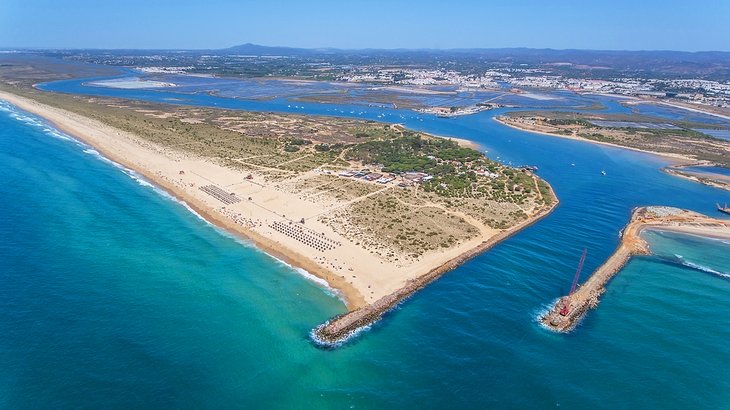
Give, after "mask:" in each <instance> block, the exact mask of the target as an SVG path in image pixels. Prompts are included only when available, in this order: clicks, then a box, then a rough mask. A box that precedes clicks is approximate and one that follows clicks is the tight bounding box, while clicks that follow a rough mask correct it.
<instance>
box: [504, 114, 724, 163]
mask: <svg viewBox="0 0 730 410" xmlns="http://www.w3.org/2000/svg"><path fill="white" fill-rule="evenodd" d="M495 119H496V120H497V121H498V122H500V123H502V124H504V125H507V126H510V127H513V128H517V129H520V130H523V131H529V132H533V133H538V134H543V135H549V136H553V137H561V138H571V139H576V140H581V141H586V142H592V143H597V144H603V145H610V146H615V147H621V148H628V149H632V150H636V151H642V152H648V153H651V154H657V155H661V156H664V157H667V158H670V159H671V160H672V161H673V162H675V163H678V164H681V165H688V164H695V163H698V162H703V163H712V164H714V165H715V166H720V167H725V168H730V141H728V140H724V139H721V138H716V137H713V136H712V135H710V134H708V133H705V132H700V131H697V130H698V129H703V130H706V129H708V128H711V127H712V125H708V124H706V123H693V122H689V121H680V120H667V119H662V118H657V117H653V116H646V115H636V114H632V115H626V114H605V113H587V112H559V111H520V112H510V113H507V114H505V115H501V116H499V117H496V118H495ZM718 129H721V128H720V127H718ZM710 131H712V130H710Z"/></svg>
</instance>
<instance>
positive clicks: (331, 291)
mask: <svg viewBox="0 0 730 410" xmlns="http://www.w3.org/2000/svg"><path fill="white" fill-rule="evenodd" d="M0 111H3V112H7V113H9V114H10V116H11V117H12V118H13V119H16V120H18V121H21V122H23V123H24V124H28V125H30V126H33V127H35V128H38V129H40V130H41V131H43V132H44V133H45V134H46V135H49V136H51V137H54V138H58V139H62V140H65V141H72V142H74V143H75V144H77V145H78V146H79V147H81V149H82V151H83V152H84V153H85V154H88V155H91V156H93V157H94V158H96V159H98V160H101V161H104V162H106V163H108V164H111V165H113V166H114V167H115V168H117V169H119V170H120V171H122V173H124V174H125V175H127V176H128V177H130V178H131V179H132V180H134V181H135V182H137V183H138V184H139V185H141V186H143V187H145V188H149V189H152V190H153V191H155V192H156V193H157V194H159V195H161V196H162V197H164V198H166V199H169V200H171V201H174V202H176V203H178V204H180V205H182V206H183V207H185V209H187V210H188V211H189V212H190V213H192V214H193V215H195V216H196V217H197V218H198V219H200V220H201V221H203V222H205V223H206V224H207V225H209V226H210V227H212V228H214V229H215V230H216V231H217V232H218V233H220V234H221V235H224V236H226V237H228V238H231V239H233V240H235V241H236V242H238V243H239V244H241V245H243V246H246V247H249V248H255V249H258V248H256V247H255V245H253V244H252V243H251V242H248V241H245V240H243V239H241V238H240V237H238V236H237V235H234V234H232V233H230V232H228V231H227V230H225V229H223V228H220V227H219V226H217V225H215V224H214V223H212V222H210V221H209V220H207V219H205V218H204V217H203V216H202V215H201V214H200V213H198V212H197V211H195V209H193V208H192V207H191V206H190V205H189V204H188V203H187V202H185V201H183V200H180V199H178V198H177V197H175V196H174V195H172V194H170V193H169V192H167V191H166V190H164V189H163V188H161V187H159V186H157V185H155V184H154V183H152V182H150V181H149V180H147V179H146V178H145V177H144V176H142V175H141V174H140V173H138V172H137V171H135V170H133V169H130V168H127V167H125V166H124V165H122V164H120V163H118V162H115V161H112V160H111V159H109V158H107V157H105V156H104V155H103V154H101V153H100V152H99V151H97V150H95V149H94V148H93V147H91V146H90V145H88V144H86V143H84V142H82V141H80V140H77V139H76V138H73V137H71V136H69V135H67V134H64V133H63V132H61V131H59V130H58V129H56V128H54V127H53V126H52V125H50V124H48V123H47V122H46V121H44V120H43V119H42V118H40V117H37V116H35V115H33V114H30V113H27V112H25V111H23V110H21V109H20V108H18V107H16V106H15V105H12V104H10V103H8V102H6V101H4V100H0ZM269 256H272V255H269ZM272 257H273V258H274V259H275V260H276V261H278V262H279V263H281V264H283V265H285V266H287V267H288V268H290V269H291V270H292V271H294V272H296V273H297V274H299V275H300V276H302V277H304V278H305V279H307V280H309V281H310V282H313V283H315V284H316V285H317V286H318V287H319V288H321V289H322V290H323V291H324V292H325V293H326V294H328V295H330V296H333V297H336V298H338V299H340V300H341V301H342V302H343V303H346V302H345V298H344V295H343V294H342V293H341V292H340V291H338V290H337V289H335V288H332V287H331V286H330V285H329V284H328V283H327V281H325V280H324V279H321V278H319V277H317V276H315V275H313V274H311V273H309V272H307V271H306V270H304V269H301V268H296V267H294V266H292V265H290V264H288V263H286V262H284V261H283V260H281V259H279V258H276V257H274V256H272Z"/></svg>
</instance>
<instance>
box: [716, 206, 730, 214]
mask: <svg viewBox="0 0 730 410" xmlns="http://www.w3.org/2000/svg"><path fill="white" fill-rule="evenodd" d="M716 205H717V210H718V211H720V212H723V213H726V214H728V215H730V207H728V206H727V204H725V206H720V204H716Z"/></svg>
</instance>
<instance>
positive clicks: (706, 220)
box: [540, 206, 730, 332]
mask: <svg viewBox="0 0 730 410" xmlns="http://www.w3.org/2000/svg"><path fill="white" fill-rule="evenodd" d="M649 229H654V230H663V231H673V232H680V233H687V234H694V235H698V236H704V237H718V238H730V221H728V220H721V219H715V218H711V217H708V216H706V215H702V214H700V213H697V212H693V211H688V210H684V209H678V208H672V207H664V206H648V207H641V208H637V209H635V210H634V212H633V214H632V216H631V220H630V221H629V223H628V225H627V226H626V227H625V228H624V229H623V231H622V233H621V242H620V244H619V246H618V248H617V249H616V251H615V252H614V253H613V255H611V257H610V258H608V260H606V262H605V263H604V264H603V265H601V266H600V267H599V268H598V269H596V271H595V272H593V274H592V275H591V276H590V277H589V278H588V280H586V281H585V282H584V283H583V284H582V285H581V286H580V287H578V288H577V290H575V291H574V292H572V293H571V294H569V295H566V296H564V297H561V298H559V299H558V300H557V301H556V302H555V304H554V305H553V306H552V308H550V309H549V310H548V311H547V312H546V313H545V314H544V315H543V316H542V317H541V318H540V322H541V323H542V324H543V325H544V326H545V327H546V328H548V329H550V330H554V331H556V332H569V331H571V330H573V329H574V328H575V327H576V326H577V325H578V323H580V321H581V319H582V318H583V317H584V316H585V314H586V313H587V312H588V310H590V309H593V308H595V307H596V306H598V302H599V298H600V297H601V295H602V294H603V293H604V292H605V291H606V285H607V284H608V282H609V281H610V280H611V278H613V277H614V276H615V275H616V274H617V273H618V272H619V271H620V270H621V268H623V266H624V265H626V263H627V262H628V261H629V259H630V258H631V257H632V256H635V255H648V254H650V253H651V250H650V249H649V245H648V244H647V243H646V241H645V240H644V239H643V238H642V237H641V233H642V232H643V231H645V230H649Z"/></svg>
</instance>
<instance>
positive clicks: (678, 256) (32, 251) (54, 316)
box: [0, 89, 730, 408]
mask: <svg viewBox="0 0 730 410" xmlns="http://www.w3.org/2000/svg"><path fill="white" fill-rule="evenodd" d="M95 92H105V91H103V89H99V90H97V91H95ZM114 92H117V91H114ZM126 92H129V95H128V96H130V97H135V98H146V99H152V100H155V99H164V98H170V97H171V95H166V94H163V93H149V92H144V91H139V90H132V91H126ZM189 98H194V99H197V98H202V99H204V100H199V101H198V100H196V101H194V102H195V103H199V104H206V105H219V104H223V105H224V104H231V105H236V104H241V106H240V108H248V109H257V108H258V109H267V108H268V109H272V110H278V111H287V109H285V108H284V107H285V106H283V105H277V104H281V103H280V102H277V101H274V102H271V103H267V102H256V103H249V102H239V101H232V100H228V99H223V98H218V99H212V100H208V98H214V97H210V96H200V97H198V96H194V97H189ZM250 104H258V105H256V106H251V105H250ZM267 104H270V105H267ZM302 106H303V107H304V108H302V109H299V110H300V112H301V111H304V112H312V113H327V112H326V111H325V110H341V111H343V113H342V114H343V115H344V114H345V112H349V110H350V107H347V106H328V105H324V104H307V105H306V106H305V105H302ZM234 108H235V107H234ZM330 113H332V112H331V111H330ZM411 114H412V113H407V112H403V111H397V110H381V111H376V110H375V109H374V108H371V109H370V113H369V114H368V115H371V116H372V117H373V118H376V119H381V120H385V121H388V120H393V121H395V120H396V118H397V117H398V116H401V115H402V116H408V115H411ZM494 114H495V113H493V112H489V113H481V114H479V115H474V116H469V117H463V118H459V119H457V120H445V119H438V118H435V117H425V116H419V117H417V116H412V117H406V119H405V122H406V123H407V124H408V125H409V126H412V127H414V128H419V129H423V130H425V131H430V132H433V133H437V134H442V135H454V136H460V137H464V138H469V139H472V140H475V141H477V142H479V143H480V144H481V145H482V146H483V147H484V149H486V150H488V151H489V152H490V155H492V156H493V157H496V156H499V157H500V158H501V159H502V160H504V161H506V162H513V163H529V164H536V165H538V166H539V167H540V171H539V172H540V174H541V175H542V176H543V177H545V178H546V179H547V180H548V181H550V182H551V183H552V184H553V186H554V187H555V189H556V191H557V193H558V195H559V196H560V198H561V200H562V203H561V205H560V206H559V208H558V209H557V210H556V211H555V212H554V213H553V214H552V215H551V216H549V217H548V218H547V219H545V220H543V221H541V222H540V223H538V224H536V225H534V226H532V227H530V228H529V229H527V230H526V231H524V232H522V233H520V234H518V235H516V236H515V237H513V238H511V239H509V240H508V241H506V242H504V243H502V244H500V245H499V246H497V247H496V248H494V249H493V250H491V251H489V252H487V253H485V254H483V255H481V256H479V257H477V258H475V259H473V260H472V261H470V262H468V263H467V264H465V265H463V266H462V267H460V268H458V269H457V270H455V271H453V272H451V273H449V274H448V275H446V276H444V277H443V278H442V279H440V280H439V281H437V282H436V283H435V284H433V285H432V286H429V287H428V288H426V289H425V290H424V291H423V292H421V293H419V294H417V295H416V296H415V297H413V298H412V299H410V300H409V301H407V302H406V303H405V304H403V305H402V306H401V307H399V308H398V309H397V310H396V311H394V312H392V313H391V314H389V315H388V316H387V317H386V318H385V319H384V320H383V321H381V322H379V323H378V324H376V325H375V326H373V328H371V329H370V330H369V331H367V332H365V333H363V334H362V335H361V336H360V337H359V338H357V339H355V340H354V341H352V342H350V343H349V344H347V345H345V346H343V347H341V348H339V349H336V350H322V349H319V348H317V347H316V346H315V345H314V344H313V343H312V342H311V340H310V339H309V336H308V333H309V331H310V330H311V329H312V328H313V327H314V326H316V325H317V324H319V323H321V322H322V321H324V320H326V319H327V318H328V317H330V316H332V315H334V314H337V313H340V312H342V311H343V309H344V306H343V304H342V303H341V302H340V301H339V300H338V299H337V298H336V297H335V296H333V295H332V294H330V293H328V292H327V291H326V290H323V289H322V288H321V287H319V286H317V285H316V284H315V283H313V282H312V281H310V280H307V279H306V278H305V277H304V276H303V273H302V272H298V271H297V270H295V269H292V268H291V267H288V266H286V265H284V264H282V263H281V262H278V261H277V260H275V259H273V258H271V257H269V256H267V255H265V254H263V253H261V252H259V251H258V250H256V249H255V248H253V247H251V246H249V245H248V244H246V242H245V241H242V240H240V239H236V238H234V237H232V236H230V235H228V234H226V233H224V232H221V231H219V230H218V229H216V228H214V227H212V226H210V225H209V224H207V223H206V222H204V221H203V220H201V219H200V218H199V217H197V216H196V215H195V214H194V213H192V212H191V211H190V210H189V209H187V208H186V207H185V206H184V204H181V203H179V202H177V201H175V200H173V199H171V198H170V197H169V196H167V195H165V194H164V193H163V192H161V191H159V190H157V189H155V188H154V187H152V186H151V185H149V184H147V183H146V182H145V181H144V180H142V179H140V178H138V177H137V176H136V175H135V174H134V173H132V172H130V171H129V170H124V169H121V168H119V167H117V166H115V165H114V164H112V163H110V162H108V161H105V160H103V159H101V158H100V157H99V156H98V155H97V154H96V153H95V152H94V151H93V150H92V149H90V148H89V147H86V146H84V145H82V144H79V143H77V142H75V141H73V140H71V139H69V138H67V137H65V136H64V135H63V134H61V133H59V132H57V131H55V130H53V128H51V127H49V126H47V125H45V124H44V123H43V122H41V121H39V120H38V119H36V118H34V117H32V116H29V115H27V114H24V113H22V112H19V111H17V110H15V109H13V108H12V107H9V106H7V105H5V106H3V108H2V109H1V110H0V234H1V236H0V237H1V238H2V240H0V334H2V338H0V404H1V405H3V406H4V407H6V408H58V407H84V408H98V407H111V408H117V407H118V408H130V407H180V408H222V407H245V408H250V407H259V408H261V407H263V408H458V407H467V408H485V407H510V408H545V407H554V406H561V407H566V408H586V407H593V408H616V407H621V408H649V407H662V408H682V407H684V408H687V407H691V408H728V407H730V370H728V366H727V364H728V363H730V343H728V341H729V340H730V321H729V320H728V317H729V316H728V315H729V314H730V294H729V292H730V280H729V279H728V277H727V274H729V273H730V256H729V255H730V244H728V243H727V242H723V241H718V240H707V239H701V238H696V237H689V236H682V235H676V234H668V233H649V234H647V237H648V239H649V240H650V242H651V244H652V248H653V249H654V250H655V252H656V255H655V256H650V257H642V258H637V259H634V260H633V261H632V262H631V263H630V264H629V265H628V266H627V267H626V268H625V269H624V270H623V271H622V272H621V274H620V275H618V276H617V277H616V279H615V280H614V281H612V282H611V284H610V286H609V288H608V291H607V293H606V295H605V297H604V298H603V301H602V303H601V306H600V308H599V309H598V310H596V311H593V312H591V314H590V315H589V316H588V317H587V318H586V320H585V321H584V322H583V323H582V325H581V326H580V327H579V328H578V329H577V331H575V332H573V333H571V334H568V335H558V334H553V333H550V332H548V331H546V330H544V329H542V328H541V327H540V326H539V325H538V324H537V323H536V321H535V317H536V316H537V315H538V314H539V312H540V311H541V310H542V309H544V308H545V307H546V306H547V305H548V304H549V303H550V302H551V301H552V300H553V299H554V298H556V297H558V296H560V295H561V294H563V293H564V292H566V291H567V289H568V288H569V286H570V280H571V277H572V270H573V269H574V267H575V264H576V262H577V259H578V257H579V254H580V250H581V249H582V248H583V247H587V248H588V252H589V256H588V260H587V263H586V271H587V272H590V271H592V269H594V268H595V267H597V266H598V265H599V264H600V263H601V262H602V261H603V260H604V259H605V258H606V257H607V256H608V255H610V253H611V252H612V251H613V249H614V247H615V246H616V244H617V242H618V231H619V229H621V227H622V226H623V225H624V224H625V223H626V221H627V219H628V217H629V213H630V210H631V208H632V207H634V206H638V205H645V204H663V205H673V206H681V207H687V208H691V209H694V210H697V211H700V212H704V213H713V212H714V203H715V202H718V201H719V202H724V201H726V200H727V197H728V196H727V194H724V193H723V192H722V191H718V190H714V189H711V188H709V187H705V186H702V185H699V184H693V183H691V182H688V181H684V180H682V179H679V178H672V177H670V176H668V175H665V174H663V173H661V172H659V171H658V169H659V168H660V167H661V166H663V165H664V164H665V163H664V162H663V161H662V160H660V159H657V158H655V157H651V156H647V155H644V154H639V153H634V152H630V151H625V150H619V149H614V148H607V147H599V146H594V145H589V144H583V143H579V142H575V141H568V140H560V139H555V138H546V137H542V136H536V135H529V134H526V133H522V132H519V131H516V130H512V129H508V128H505V127H502V126H500V125H499V124H497V123H496V122H494V121H493V120H492V116H493V115H494ZM378 116H382V117H378ZM571 164H575V165H574V166H573V165H571ZM601 170H606V171H607V175H606V176H605V177H602V176H601V175H600V171H601Z"/></svg>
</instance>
